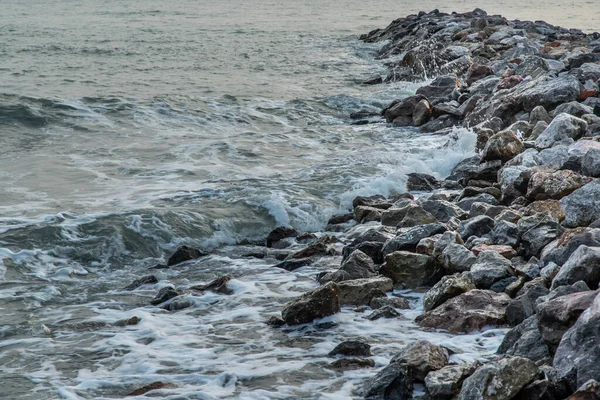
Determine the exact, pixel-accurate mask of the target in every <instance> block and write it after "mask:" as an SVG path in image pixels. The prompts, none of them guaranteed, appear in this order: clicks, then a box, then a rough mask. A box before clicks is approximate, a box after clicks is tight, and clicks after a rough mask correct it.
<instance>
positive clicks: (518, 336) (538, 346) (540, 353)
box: [498, 311, 551, 361]
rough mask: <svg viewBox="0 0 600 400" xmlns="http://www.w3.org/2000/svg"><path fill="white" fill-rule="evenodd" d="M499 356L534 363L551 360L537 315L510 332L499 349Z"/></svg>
mask: <svg viewBox="0 0 600 400" xmlns="http://www.w3.org/2000/svg"><path fill="white" fill-rule="evenodd" d="M507 312H508V311H507ZM498 354H506V355H507V356H513V357H515V356H517V357H524V358H528V359H530V360H533V361H542V360H548V359H550V357H551V355H550V351H549V350H548V346H546V344H545V343H544V342H542V335H541V333H540V330H539V328H538V317H537V315H532V316H531V317H529V318H527V319H526V320H525V321H523V322H522V323H521V324H519V325H517V326H515V327H514V328H512V329H511V330H510V331H508V333H507V334H506V336H504V339H503V340H502V343H501V344H500V347H498Z"/></svg>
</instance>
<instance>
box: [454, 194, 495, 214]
mask: <svg viewBox="0 0 600 400" xmlns="http://www.w3.org/2000/svg"><path fill="white" fill-rule="evenodd" d="M475 203H486V204H490V205H492V206H495V205H498V200H497V199H496V198H495V197H494V196H492V195H491V194H489V193H481V194H479V195H477V196H473V197H465V198H463V199H461V200H459V201H458V202H457V203H456V204H457V205H458V206H459V207H460V208H462V209H463V210H465V211H470V210H471V208H472V207H473V204H475Z"/></svg>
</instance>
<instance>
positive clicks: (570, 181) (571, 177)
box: [526, 170, 591, 201]
mask: <svg viewBox="0 0 600 400" xmlns="http://www.w3.org/2000/svg"><path fill="white" fill-rule="evenodd" d="M590 180H591V179H590V178H588V177H586V176H583V175H579V174H578V173H576V172H573V171H569V170H563V171H556V172H548V171H538V172H534V173H533V174H532V175H531V179H529V185H528V186H527V195H526V196H527V198H528V199H529V200H531V201H533V200H546V199H555V200H560V199H562V198H563V197H565V196H567V195H569V194H570V193H572V192H573V191H575V190H577V189H579V188H580V187H582V186H583V185H585V184H586V183H588V182H590Z"/></svg>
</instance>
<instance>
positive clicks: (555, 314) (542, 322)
mask: <svg viewBox="0 0 600 400" xmlns="http://www.w3.org/2000/svg"><path fill="white" fill-rule="evenodd" d="M598 293H599V291H597V290H596V291H587V292H579V293H572V294H568V295H566V296H560V297H557V298H555V299H554V300H550V301H547V302H545V303H542V304H540V305H539V306H538V315H539V329H540V333H541V336H542V340H543V341H544V343H546V344H547V345H548V347H549V348H550V349H551V350H554V349H556V347H557V346H558V344H559V343H560V342H561V338H562V337H563V335H564V333H565V332H566V331H567V330H568V329H569V328H570V327H571V326H573V324H575V321H577V319H578V318H579V316H580V315H581V313H583V312H584V311H585V310H586V309H587V308H588V307H589V306H590V305H591V304H592V302H593V301H594V299H595V298H596V297H597V295H598Z"/></svg>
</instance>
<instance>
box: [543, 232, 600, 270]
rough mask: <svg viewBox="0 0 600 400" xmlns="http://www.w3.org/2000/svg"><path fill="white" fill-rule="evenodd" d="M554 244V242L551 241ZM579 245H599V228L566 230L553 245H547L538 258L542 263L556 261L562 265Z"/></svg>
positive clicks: (546, 263)
mask: <svg viewBox="0 0 600 400" xmlns="http://www.w3.org/2000/svg"><path fill="white" fill-rule="evenodd" d="M552 243H553V244H554V242H552ZM581 245H586V246H588V247H599V246H600V229H596V228H576V229H571V230H568V231H566V232H565V233H564V234H563V235H562V236H561V237H560V238H559V240H558V241H557V243H556V245H555V246H552V245H548V246H547V247H546V249H544V251H543V254H542V257H541V258H540V260H541V261H542V264H544V265H548V264H549V263H556V264H558V265H563V264H564V263H565V262H567V260H568V259H569V257H571V255H572V254H573V253H574V252H575V250H577V249H578V248H579V246H581Z"/></svg>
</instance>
